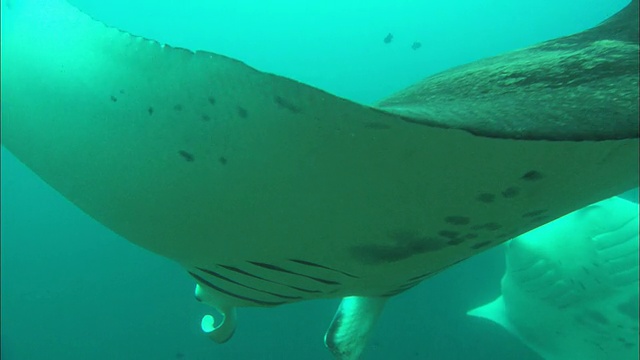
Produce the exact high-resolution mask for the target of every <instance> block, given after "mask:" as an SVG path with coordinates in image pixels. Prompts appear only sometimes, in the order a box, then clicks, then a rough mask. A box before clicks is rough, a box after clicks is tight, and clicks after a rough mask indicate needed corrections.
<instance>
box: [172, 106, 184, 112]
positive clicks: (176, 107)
mask: <svg viewBox="0 0 640 360" xmlns="http://www.w3.org/2000/svg"><path fill="white" fill-rule="evenodd" d="M182 109H184V107H183V106H182V104H175V105H173V110H175V111H182Z"/></svg>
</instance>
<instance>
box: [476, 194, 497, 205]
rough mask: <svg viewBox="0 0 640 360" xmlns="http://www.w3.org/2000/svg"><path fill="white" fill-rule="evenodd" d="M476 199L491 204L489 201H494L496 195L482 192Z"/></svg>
mask: <svg viewBox="0 0 640 360" xmlns="http://www.w3.org/2000/svg"><path fill="white" fill-rule="evenodd" d="M476 199H477V200H478V201H480V202H483V203H485V204H489V203H492V202H493V201H494V200H495V199H496V196H495V195H493V194H489V193H482V194H480V195H478V196H477V197H476Z"/></svg>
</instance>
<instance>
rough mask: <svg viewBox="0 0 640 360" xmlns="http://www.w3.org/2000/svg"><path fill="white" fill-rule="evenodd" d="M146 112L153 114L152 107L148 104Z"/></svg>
mask: <svg viewBox="0 0 640 360" xmlns="http://www.w3.org/2000/svg"><path fill="white" fill-rule="evenodd" d="M147 112H148V113H149V115H153V108H152V107H151V106H149V108H147Z"/></svg>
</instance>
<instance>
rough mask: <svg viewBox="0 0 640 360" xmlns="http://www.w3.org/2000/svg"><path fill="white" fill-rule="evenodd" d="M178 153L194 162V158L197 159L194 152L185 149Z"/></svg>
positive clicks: (186, 159)
mask: <svg viewBox="0 0 640 360" xmlns="http://www.w3.org/2000/svg"><path fill="white" fill-rule="evenodd" d="M178 154H180V156H182V158H183V159H185V161H188V162H192V161H193V160H195V158H194V157H193V154H191V153H189V152H186V151H184V150H180V151H178Z"/></svg>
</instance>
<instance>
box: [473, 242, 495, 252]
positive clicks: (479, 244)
mask: <svg viewBox="0 0 640 360" xmlns="http://www.w3.org/2000/svg"><path fill="white" fill-rule="evenodd" d="M489 244H491V241H483V242H479V243H477V244H473V245H471V248H472V249H475V250H478V249H482V248H483V247H485V246H487V245H489Z"/></svg>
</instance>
